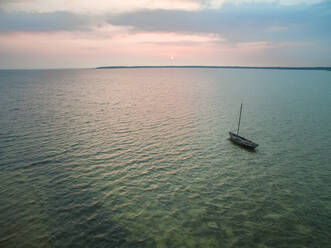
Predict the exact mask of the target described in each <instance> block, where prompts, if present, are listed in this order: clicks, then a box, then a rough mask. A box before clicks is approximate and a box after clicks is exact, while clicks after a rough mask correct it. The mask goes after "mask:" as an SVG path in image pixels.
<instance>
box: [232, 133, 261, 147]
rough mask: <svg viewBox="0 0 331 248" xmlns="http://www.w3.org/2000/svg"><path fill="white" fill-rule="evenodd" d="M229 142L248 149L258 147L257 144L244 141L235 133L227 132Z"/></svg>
mask: <svg viewBox="0 0 331 248" xmlns="http://www.w3.org/2000/svg"><path fill="white" fill-rule="evenodd" d="M229 135H230V140H231V141H232V142H234V143H235V144H237V145H240V146H243V147H245V148H248V149H255V148H256V147H258V144H256V143H254V142H253V141H251V140H248V139H245V138H244V137H241V136H239V135H237V134H235V133H232V132H229Z"/></svg>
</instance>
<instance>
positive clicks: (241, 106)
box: [237, 103, 243, 135]
mask: <svg viewBox="0 0 331 248" xmlns="http://www.w3.org/2000/svg"><path fill="white" fill-rule="evenodd" d="M242 109H243V103H241V105H240V114H239V122H238V129H237V135H239V127H240V120H241V111H242Z"/></svg>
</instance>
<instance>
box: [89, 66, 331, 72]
mask: <svg viewBox="0 0 331 248" xmlns="http://www.w3.org/2000/svg"><path fill="white" fill-rule="evenodd" d="M153 68H182V69H184V68H188V69H199V68H202V69H261V70H302V71H303V70H308V71H331V67H282V66H275V67H274V66H199V65H184V66H181V65H162V66H144V65H143V66H101V67H97V68H95V69H153Z"/></svg>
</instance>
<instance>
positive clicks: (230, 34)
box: [0, 0, 331, 68]
mask: <svg viewBox="0 0 331 248" xmlns="http://www.w3.org/2000/svg"><path fill="white" fill-rule="evenodd" d="M138 2H139V4H137V3H138ZM145 6H149V7H148V8H145ZM330 30H331V1H321V0H316V1H314V0H312V1H307V0H293V1H289V0H264V1H263V0H258V1H252V0H251V1H250V0H238V1H226V0H223V1H217V0H210V1H208V0H205V1H204V0H199V1H198V0H176V1H170V0H160V1H151V0H142V1H133V0H128V1H125V3H124V4H121V3H120V2H118V1H98V3H93V4H92V1H87V0H82V1H68V0H59V1H47V0H43V1H41V0H31V1H21V0H16V1H8V0H0V68H36V67H37V68H38V67H49V68H52V67H95V66H99V65H162V64H178V65H183V64H199V65H251V66H258V65H270V66H273V65H280V66H291V65H292V66H330V65H331V49H330V47H329V44H331V31H330ZM61 63H62V64H61Z"/></svg>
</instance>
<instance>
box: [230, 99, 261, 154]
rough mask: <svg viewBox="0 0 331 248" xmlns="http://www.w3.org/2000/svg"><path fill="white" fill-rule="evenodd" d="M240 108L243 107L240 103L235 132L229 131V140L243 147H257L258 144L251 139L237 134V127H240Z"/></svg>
mask: <svg viewBox="0 0 331 248" xmlns="http://www.w3.org/2000/svg"><path fill="white" fill-rule="evenodd" d="M242 109H243V104H242V103H241V105H240V114H239V122H238V129H237V134H235V133H232V132H229V134H230V140H231V141H233V142H234V143H236V144H237V145H240V146H243V147H245V148H248V149H255V148H256V147H258V144H256V143H254V142H253V141H251V140H248V139H245V138H244V137H241V136H239V127H240V120H241V112H242Z"/></svg>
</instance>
